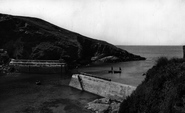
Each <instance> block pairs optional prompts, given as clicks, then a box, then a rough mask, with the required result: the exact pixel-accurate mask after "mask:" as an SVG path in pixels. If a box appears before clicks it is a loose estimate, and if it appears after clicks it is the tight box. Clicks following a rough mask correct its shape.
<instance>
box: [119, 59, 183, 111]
mask: <svg viewBox="0 0 185 113" xmlns="http://www.w3.org/2000/svg"><path fill="white" fill-rule="evenodd" d="M184 112H185V60H184V59H176V58H173V59H170V60H168V59H167V58H160V59H158V61H157V62H156V65H155V66H154V67H153V68H152V69H150V70H148V72H147V74H146V78H145V80H144V81H143V82H142V84H141V85H139V86H138V87H137V89H136V90H135V91H134V92H133V94H132V95H131V96H130V97H128V98H127V99H126V100H125V101H124V102H123V103H122V104H121V107H120V111H119V113H184Z"/></svg>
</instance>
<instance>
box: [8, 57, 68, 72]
mask: <svg viewBox="0 0 185 113" xmlns="http://www.w3.org/2000/svg"><path fill="white" fill-rule="evenodd" d="M9 65H10V66H11V67H13V68H15V69H16V70H17V71H18V72H21V73H47V74H54V73H65V72H66V71H67V64H65V63H61V62H60V61H59V60H14V59H12V60H11V61H10V63H9Z"/></svg>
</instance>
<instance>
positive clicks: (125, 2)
mask: <svg viewBox="0 0 185 113" xmlns="http://www.w3.org/2000/svg"><path fill="white" fill-rule="evenodd" d="M0 13H5V14H11V15H19V16H31V17H38V18H41V19H44V20H46V21H49V22H51V23H53V24H55V25H57V26H60V27H62V28H65V29H68V30H71V31H74V32H77V33H80V34H82V35H85V36H88V37H91V38H94V39H100V40H105V41H107V42H109V43H112V44H115V45H185V1H184V0H0Z"/></svg>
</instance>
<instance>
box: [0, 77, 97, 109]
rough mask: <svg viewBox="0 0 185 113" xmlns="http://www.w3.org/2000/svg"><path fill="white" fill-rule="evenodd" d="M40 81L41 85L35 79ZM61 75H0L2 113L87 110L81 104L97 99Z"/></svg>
mask: <svg viewBox="0 0 185 113" xmlns="http://www.w3.org/2000/svg"><path fill="white" fill-rule="evenodd" d="M37 80H39V81H41V85H36V84H35V82H36V81H37ZM69 81H70V79H65V80H62V79H61V75H56V74H55V75H49V74H48V75H46V74H9V75H0V112H1V113H89V112H91V111H89V110H86V109H85V108H84V106H85V105H86V104H87V103H88V102H90V101H92V100H94V99H96V98H100V97H98V96H96V95H93V94H90V93H87V92H83V91H79V90H77V89H74V88H71V87H69V86H67V85H68V83H69Z"/></svg>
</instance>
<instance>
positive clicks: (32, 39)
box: [0, 14, 145, 64]
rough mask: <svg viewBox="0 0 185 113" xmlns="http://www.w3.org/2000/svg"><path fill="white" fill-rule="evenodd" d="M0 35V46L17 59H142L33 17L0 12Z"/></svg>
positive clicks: (74, 60)
mask: <svg viewBox="0 0 185 113" xmlns="http://www.w3.org/2000/svg"><path fill="white" fill-rule="evenodd" d="M0 37H1V38H0V48H3V49H5V50H7V51H8V53H9V56H10V57H12V58H18V59H52V60H56V59H57V60H58V59H60V58H62V59H64V60H65V61H66V62H67V63H69V64H88V63H92V62H99V61H101V62H117V61H130V60H144V59H145V58H143V57H140V56H137V55H133V54H131V53H128V52H127V51H125V50H122V49H119V48H117V47H115V46H114V45H111V44H109V43H107V42H104V41H100V40H95V39H91V38H88V37H85V36H82V35H80V34H77V33H74V32H71V31H68V30H65V29H63V28H59V27H57V26H55V25H52V24H50V23H48V22H46V21H44V20H41V19H37V18H30V17H20V16H10V15H4V14H0Z"/></svg>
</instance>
